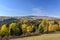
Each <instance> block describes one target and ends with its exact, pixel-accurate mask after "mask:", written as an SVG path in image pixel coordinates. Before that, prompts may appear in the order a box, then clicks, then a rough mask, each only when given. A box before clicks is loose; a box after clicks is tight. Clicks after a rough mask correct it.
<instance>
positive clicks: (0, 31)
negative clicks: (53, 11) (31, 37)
mask: <svg viewBox="0 0 60 40" xmlns="http://www.w3.org/2000/svg"><path fill="white" fill-rule="evenodd" d="M57 30H60V21H57V20H54V21H48V20H47V19H46V18H44V19H43V20H42V21H41V22H39V21H36V20H35V21H34V20H27V19H23V20H22V19H20V20H17V21H14V22H12V23H9V24H3V25H2V26H1V28H0V36H2V37H3V36H5V35H7V36H10V35H16V36H20V35H22V34H24V35H25V34H26V33H27V34H30V33H34V32H38V33H44V32H47V33H48V32H50V31H57Z"/></svg>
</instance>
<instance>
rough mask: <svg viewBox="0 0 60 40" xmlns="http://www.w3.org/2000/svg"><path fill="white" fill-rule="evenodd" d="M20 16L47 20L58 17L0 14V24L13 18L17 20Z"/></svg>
mask: <svg viewBox="0 0 60 40" xmlns="http://www.w3.org/2000/svg"><path fill="white" fill-rule="evenodd" d="M20 18H27V19H43V18H47V19H49V20H50V19H59V18H55V17H48V16H15V17H11V16H0V25H1V24H3V23H9V22H12V21H14V20H18V19H20ZM59 20H60V19H59Z"/></svg>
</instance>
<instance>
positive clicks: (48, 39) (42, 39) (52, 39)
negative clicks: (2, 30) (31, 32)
mask: <svg viewBox="0 0 60 40" xmlns="http://www.w3.org/2000/svg"><path fill="white" fill-rule="evenodd" d="M10 40H60V34H43V35H39V36H32V37H25V38H16V39H10Z"/></svg>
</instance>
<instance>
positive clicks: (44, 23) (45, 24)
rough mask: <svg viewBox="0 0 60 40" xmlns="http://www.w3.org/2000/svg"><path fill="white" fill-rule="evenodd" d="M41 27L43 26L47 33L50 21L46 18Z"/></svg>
mask: <svg viewBox="0 0 60 40" xmlns="http://www.w3.org/2000/svg"><path fill="white" fill-rule="evenodd" d="M40 26H42V27H43V28H44V32H46V31H47V30H48V29H47V27H48V21H47V19H46V18H44V19H43V20H42V22H41V24H40Z"/></svg>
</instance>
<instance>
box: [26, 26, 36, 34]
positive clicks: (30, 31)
mask: <svg viewBox="0 0 60 40" xmlns="http://www.w3.org/2000/svg"><path fill="white" fill-rule="evenodd" d="M27 32H28V33H32V32H35V27H34V25H28V26H27Z"/></svg>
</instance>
